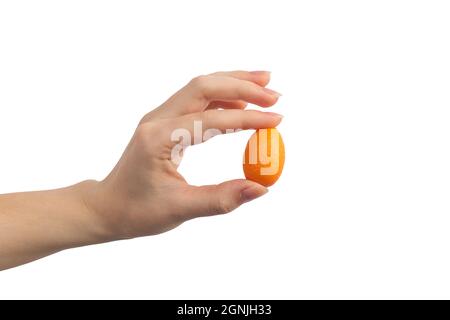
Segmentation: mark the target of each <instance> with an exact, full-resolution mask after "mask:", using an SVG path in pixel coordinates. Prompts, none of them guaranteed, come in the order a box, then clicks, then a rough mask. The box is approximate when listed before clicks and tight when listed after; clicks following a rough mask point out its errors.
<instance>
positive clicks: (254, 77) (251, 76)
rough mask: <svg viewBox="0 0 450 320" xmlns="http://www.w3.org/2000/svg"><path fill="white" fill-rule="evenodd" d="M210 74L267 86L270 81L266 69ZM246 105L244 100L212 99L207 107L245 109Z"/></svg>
mask: <svg viewBox="0 0 450 320" xmlns="http://www.w3.org/2000/svg"><path fill="white" fill-rule="evenodd" d="M211 75H215V76H226V77H233V78H236V79H240V80H246V81H251V82H253V83H256V84H257V85H259V86H261V87H265V86H267V84H268V83H269V82H270V72H268V71H250V72H248V71H221V72H215V73H212V74H211ZM246 107H247V103H246V102H245V101H212V102H211V103H210V104H209V105H208V108H207V109H217V108H222V109H245V108H246Z"/></svg>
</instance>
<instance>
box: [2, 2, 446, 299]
mask: <svg viewBox="0 0 450 320" xmlns="http://www.w3.org/2000/svg"><path fill="white" fill-rule="evenodd" d="M449 16H450V5H449V4H448V2H447V1H261V0H259V1H241V0H239V1H234V0H233V1H230V0H229V1H224V2H223V3H219V2H217V1H142V2H141V1H2V2H0V145H1V149H0V150H1V151H0V152H1V153H0V155H1V158H0V193H7V192H13V191H23V190H36V189H48V188H56V187H60V186H65V185H69V184H72V183H76V182H78V181H81V180H84V179H88V178H94V179H102V178H103V177H104V176H105V175H106V174H107V173H108V171H109V170H110V169H111V168H112V167H113V166H114V164H115V163H116V161H117V160H118V158H119V156H120V155H121V153H122V151H123V149H124V147H125V146H126V144H127V142H128V140H129V138H130V137H131V134H132V132H133V130H134V128H135V126H136V124H137V122H138V121H139V119H140V118H141V116H142V115H144V114H145V113H146V112H147V111H149V110H151V109H152V108H154V107H156V106H158V105H159V104H160V103H162V102H163V101H164V100H165V99H166V98H167V97H168V96H169V95H171V94H172V93H173V92H174V91H176V90H177V89H178V88H180V87H181V86H183V85H184V84H185V83H186V82H187V81H188V80H189V79H190V78H192V77H193V76H196V75H199V74H204V73H209V72H213V71H217V70H232V69H248V70H260V69H263V70H265V69H267V70H271V71H272V72H273V81H272V84H271V86H270V87H271V88H273V89H275V90H278V91H280V92H281V93H283V97H282V98H281V99H280V101H279V103H278V104H277V106H276V107H274V108H273V111H275V112H280V113H282V114H284V115H285V118H284V120H283V123H282V124H281V125H280V127H279V130H280V131H281V133H282V135H283V137H284V140H285V144H286V152H287V156H286V166H285V171H284V173H283V175H282V177H281V178H280V180H279V182H278V183H277V184H276V185H275V186H273V187H272V188H271V190H270V192H269V194H267V195H266V196H264V197H263V198H261V199H258V200H257V201H255V202H252V203H250V204H247V205H245V206H243V207H241V208H240V209H238V210H236V211H235V212H233V213H232V214H229V215H227V216H221V217H214V218H208V219H201V220H195V221H191V222H188V223H186V224H184V225H183V226H181V227H180V228H178V229H176V230H173V231H171V232H169V233H166V234H163V235H160V236H155V237H149V238H143V239H138V240H131V241H125V242H116V243H110V244H105V245H98V246H92V247H86V248H81V249H75V250H69V251H66V252H63V253H59V254H56V255H54V256H51V257H49V258H46V259H43V260H40V261H37V262H34V263H31V264H28V265H26V266H22V267H18V268H15V269H12V270H8V271H5V272H1V273H0V298H255V299H258V298H311V299H313V298H344V299H346V298H450V272H449V270H450V249H449V246H450V201H449V199H450V198H449V196H450V169H449V168H450V151H449V140H450V125H449V122H450V90H449V89H450V59H449V57H450V41H449V39H450V19H449ZM250 134H251V132H245V133H238V134H235V135H228V136H223V137H218V138H215V139H213V140H211V141H208V142H207V143H206V144H204V145H202V146H196V147H194V148H193V149H192V150H190V151H189V152H188V155H187V157H186V159H185V161H184V163H183V165H182V167H181V170H182V173H183V174H185V176H186V177H187V179H188V181H190V182H192V183H194V184H203V183H214V182H220V181H222V180H229V179H233V178H240V177H242V176H243V173H242V168H241V161H242V153H243V151H244V147H245V143H246V140H247V138H248V137H249V135H250ZM0 245H1V244H0Z"/></svg>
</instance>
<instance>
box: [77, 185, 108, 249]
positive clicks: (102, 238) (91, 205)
mask: <svg viewBox="0 0 450 320" xmlns="http://www.w3.org/2000/svg"><path fill="white" fill-rule="evenodd" d="M72 188H73V190H74V193H75V194H76V196H77V198H78V199H79V203H80V205H81V206H82V208H83V209H82V211H83V212H84V214H83V215H84V216H85V217H86V221H87V224H86V226H85V231H86V239H88V241H89V242H90V243H89V244H96V243H102V242H109V241H113V240H116V236H115V232H114V228H113V227H112V226H111V223H110V222H109V220H108V218H107V214H106V213H105V210H103V207H104V203H103V202H104V200H105V199H104V197H103V196H102V192H101V182H99V181H96V180H86V181H83V182H80V183H78V184H76V185H74V186H72Z"/></svg>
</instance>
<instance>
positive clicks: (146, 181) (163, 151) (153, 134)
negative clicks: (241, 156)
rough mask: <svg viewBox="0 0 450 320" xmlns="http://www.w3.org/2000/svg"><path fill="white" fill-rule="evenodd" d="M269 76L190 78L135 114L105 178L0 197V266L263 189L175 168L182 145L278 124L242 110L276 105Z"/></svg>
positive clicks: (167, 223)
mask: <svg viewBox="0 0 450 320" xmlns="http://www.w3.org/2000/svg"><path fill="white" fill-rule="evenodd" d="M268 82H269V73H267V72H261V71H258V72H244V71H236V72H219V73H215V74H212V75H209V76H201V77H198V78H195V79H193V80H192V81H191V82H190V83H189V84H188V85H187V86H185V87H184V88H183V89H181V90H180V91H179V92H177V93H176V94H175V95H173V96H172V97H171V98H170V99H169V100H167V101H166V102H165V103H164V104H163V105H161V106H160V107H159V108H157V109H155V110H153V111H152V112H150V113H149V114H147V115H146V116H145V117H144V118H143V119H142V121H141V123H140V124H139V126H138V128H137V129H136V132H135V134H134V136H133V138H132V139H131V142H130V144H129V145H128V147H127V148H126V150H125V152H124V154H123V156H122V158H121V159H120V161H119V163H118V164H117V165H116V167H115V168H114V169H113V171H112V172H111V173H110V174H109V175H108V177H107V178H106V179H105V180H103V181H101V182H97V181H92V180H90V181H84V182H81V183H79V184H76V185H74V186H70V187H67V188H62V189H57V190H49V191H38V192H23V193H14V194H6V195H0V270H2V269H7V268H11V267H14V266H18V265H20V264H24V263H27V262H30V261H33V260H36V259H39V258H42V257H44V256H47V255H49V254H52V253H55V252H58V251H61V250H64V249H69V248H73V247H79V246H84V245H90V244H95V243H101V242H107V241H113V240H119V239H126V238H133V237H139V236H145V235H151V234H157V233H161V232H164V231H167V230H169V229H172V228H174V227H176V226H178V225H179V224H181V223H183V222H184V221H186V220H189V219H192V218H196V217H201V216H208V215H214V214H222V213H226V212H229V211H231V210H233V209H235V208H237V207H238V206H240V205H241V204H243V203H244V202H247V201H250V200H253V199H255V198H257V197H259V196H261V195H263V194H264V193H266V192H267V189H266V188H264V187H263V186H261V185H259V184H257V183H255V182H251V181H247V180H233V181H228V182H224V183H221V184H219V185H211V186H202V187H196V186H191V185H189V184H187V183H186V181H185V180H184V179H183V177H182V176H181V175H180V174H179V173H178V172H177V165H178V163H179V161H180V158H181V156H182V151H183V150H184V147H186V146H188V145H190V144H191V143H200V142H202V141H203V140H204V138H207V137H210V136H212V135H213V134H217V133H224V132H225V131H226V130H227V129H257V128H267V127H275V126H277V125H278V124H279V123H280V121H281V116H280V115H277V114H273V113H268V112H267V113H264V112H259V111H245V110H244V109H245V106H246V104H247V103H248V102H250V103H253V104H256V105H259V106H262V107H270V106H272V105H273V104H274V103H275V102H277V100H278V97H279V94H278V93H276V92H274V91H272V90H269V89H266V88H265V86H266V85H267V83H268ZM219 108H223V109H225V110H218V109H219ZM198 125H200V126H201V130H200V133H198V132H197V131H199V130H198V128H197V127H198ZM212 129H216V130H214V131H212Z"/></svg>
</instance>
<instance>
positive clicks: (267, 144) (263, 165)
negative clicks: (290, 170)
mask: <svg viewBox="0 0 450 320" xmlns="http://www.w3.org/2000/svg"><path fill="white" fill-rule="evenodd" d="M283 166H284V143H283V139H282V138H281V135H280V132H278V130H277V129H275V128H269V129H258V130H256V132H255V133H254V134H253V135H252V136H251V137H250V139H249V140H248V142H247V146H246V147H245V153H244V163H243V169H244V174H245V177H246V178H247V179H248V180H252V181H255V182H257V183H259V184H262V185H263V186H265V187H268V186H271V185H273V184H274V183H275V182H277V180H278V178H279V177H280V175H281V172H282V171H283Z"/></svg>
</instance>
